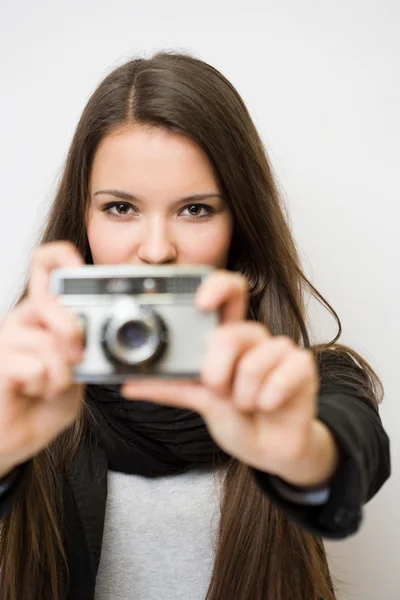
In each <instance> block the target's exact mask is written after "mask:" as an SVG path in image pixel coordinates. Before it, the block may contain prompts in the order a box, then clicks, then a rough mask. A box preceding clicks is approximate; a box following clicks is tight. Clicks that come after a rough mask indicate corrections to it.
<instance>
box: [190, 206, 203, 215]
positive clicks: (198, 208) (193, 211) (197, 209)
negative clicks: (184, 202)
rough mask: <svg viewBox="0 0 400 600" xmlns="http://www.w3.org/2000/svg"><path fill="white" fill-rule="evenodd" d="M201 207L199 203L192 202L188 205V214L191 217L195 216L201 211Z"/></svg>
mask: <svg viewBox="0 0 400 600" xmlns="http://www.w3.org/2000/svg"><path fill="white" fill-rule="evenodd" d="M201 208H202V207H201V205H200V204H192V205H191V206H188V211H189V214H191V215H192V217H197V216H198V215H199V214H200V212H201Z"/></svg>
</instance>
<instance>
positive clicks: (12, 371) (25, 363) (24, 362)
mask: <svg viewBox="0 0 400 600" xmlns="http://www.w3.org/2000/svg"><path fill="white" fill-rule="evenodd" d="M0 377H1V379H2V380H3V381H4V382H6V386H7V387H9V389H11V390H13V391H18V392H20V393H22V394H24V395H26V396H30V397H35V398H37V397H39V396H40V395H41V393H42V391H43V389H44V387H45V385H46V378H47V366H46V364H45V361H44V360H43V359H42V357H39V356H35V355H33V354H31V353H29V352H21V351H16V350H14V349H12V350H9V351H8V352H7V356H3V357H2V360H1V368H0Z"/></svg>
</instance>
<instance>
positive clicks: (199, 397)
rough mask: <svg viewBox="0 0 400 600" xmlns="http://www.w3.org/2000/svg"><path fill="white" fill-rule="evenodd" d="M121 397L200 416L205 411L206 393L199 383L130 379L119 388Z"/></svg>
mask: <svg viewBox="0 0 400 600" xmlns="http://www.w3.org/2000/svg"><path fill="white" fill-rule="evenodd" d="M121 395H122V396H124V397H125V398H128V399H130V400H135V399H136V400H150V401H152V402H156V403H157V404H165V405H167V406H175V407H177V408H187V409H189V410H193V411H195V412H198V413H199V414H201V413H202V412H203V411H206V410H207V407H208V404H209V398H208V394H207V391H206V390H204V388H203V386H202V385H201V384H200V383H199V382H188V381H164V380H153V379H132V380H129V381H126V382H125V383H124V384H123V385H122V386H121Z"/></svg>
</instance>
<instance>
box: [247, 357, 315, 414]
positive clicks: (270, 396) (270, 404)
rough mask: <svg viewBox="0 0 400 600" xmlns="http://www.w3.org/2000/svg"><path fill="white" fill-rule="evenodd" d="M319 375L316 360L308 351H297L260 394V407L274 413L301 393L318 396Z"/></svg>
mask: <svg viewBox="0 0 400 600" xmlns="http://www.w3.org/2000/svg"><path fill="white" fill-rule="evenodd" d="M317 389H318V375H317V368H316V365H315V360H314V357H313V355H312V354H311V352H309V351H308V350H302V349H296V350H294V351H293V352H291V354H290V355H289V357H288V358H287V359H286V360H284V361H283V362H281V363H280V365H279V366H278V367H277V369H276V370H275V371H274V372H273V373H272V374H271V377H270V378H269V379H268V380H267V382H266V384H265V386H264V387H263V389H262V390H261V392H260V395H259V400H258V407H259V409H260V410H262V411H274V410H277V409H278V408H279V407H280V406H282V405H283V404H285V402H287V401H288V400H289V399H290V398H292V397H293V396H299V397H300V395H299V391H300V390H302V391H303V392H307V393H309V394H310V395H313V394H316V393H317Z"/></svg>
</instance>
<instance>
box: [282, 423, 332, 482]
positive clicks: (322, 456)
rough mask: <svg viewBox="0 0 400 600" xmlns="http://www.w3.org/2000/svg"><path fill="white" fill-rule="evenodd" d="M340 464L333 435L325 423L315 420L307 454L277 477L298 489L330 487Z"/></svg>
mask: <svg viewBox="0 0 400 600" xmlns="http://www.w3.org/2000/svg"><path fill="white" fill-rule="evenodd" d="M338 462H339V452H338V448H337V444H336V441H335V439H334V437H333V435H332V433H331V432H330V430H329V429H328V427H326V425H325V424H324V423H322V422H321V421H319V420H315V421H314V423H313V425H312V429H311V435H310V441H309V444H308V447H307V449H306V451H305V453H304V454H303V455H302V456H301V457H300V458H299V459H298V460H295V461H292V462H291V463H290V464H289V465H287V466H285V467H284V468H282V469H281V470H280V471H279V473H278V472H276V473H275V475H277V476H278V477H279V478H280V479H282V480H283V481H285V482H287V483H288V484H289V485H292V486H294V487H297V488H304V489H307V488H310V489H318V488H325V487H326V486H328V485H329V481H330V480H331V478H332V477H333V475H334V473H335V471H336V468H337V465H338Z"/></svg>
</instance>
